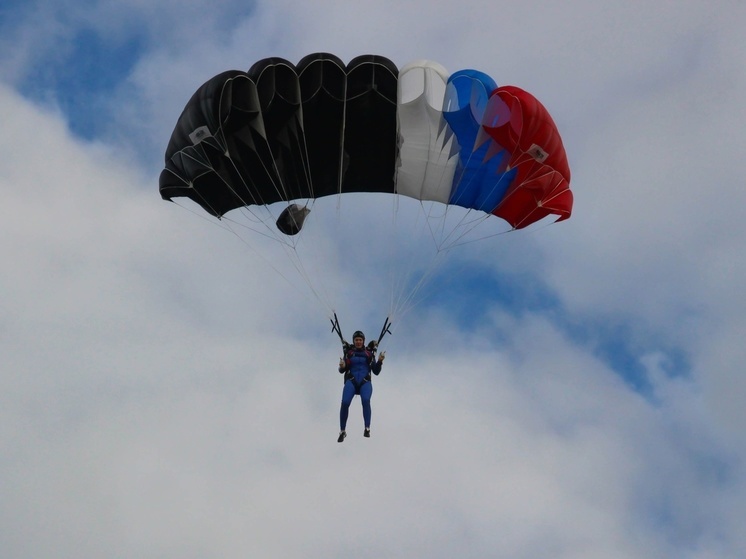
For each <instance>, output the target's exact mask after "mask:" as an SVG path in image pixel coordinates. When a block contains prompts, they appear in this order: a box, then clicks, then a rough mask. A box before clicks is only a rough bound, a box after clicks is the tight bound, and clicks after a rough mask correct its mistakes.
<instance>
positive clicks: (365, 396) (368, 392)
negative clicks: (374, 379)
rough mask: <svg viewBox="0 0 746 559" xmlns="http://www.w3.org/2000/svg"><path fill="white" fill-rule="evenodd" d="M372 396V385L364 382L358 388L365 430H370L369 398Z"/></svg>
mask: <svg viewBox="0 0 746 559" xmlns="http://www.w3.org/2000/svg"><path fill="white" fill-rule="evenodd" d="M371 396H373V384H372V383H370V382H366V383H365V384H363V385H362V386H361V387H360V400H362V402H363V420H364V421H365V428H366V429H370V416H371V409H370V398H371Z"/></svg>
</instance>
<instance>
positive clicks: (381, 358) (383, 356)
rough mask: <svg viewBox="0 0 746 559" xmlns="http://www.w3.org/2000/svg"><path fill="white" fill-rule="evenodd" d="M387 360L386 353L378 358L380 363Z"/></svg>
mask: <svg viewBox="0 0 746 559" xmlns="http://www.w3.org/2000/svg"><path fill="white" fill-rule="evenodd" d="M384 359H386V352H385V351H384V352H382V353H381V355H379V356H378V362H379V363H383V360H384Z"/></svg>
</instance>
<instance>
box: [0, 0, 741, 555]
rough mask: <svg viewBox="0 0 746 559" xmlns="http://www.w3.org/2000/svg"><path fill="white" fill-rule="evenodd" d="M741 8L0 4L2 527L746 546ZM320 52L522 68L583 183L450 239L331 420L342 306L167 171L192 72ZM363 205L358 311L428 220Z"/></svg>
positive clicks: (365, 549)
mask: <svg viewBox="0 0 746 559" xmlns="http://www.w3.org/2000/svg"><path fill="white" fill-rule="evenodd" d="M744 27H746V4H744V3H743V2H739V1H735V0H734V1H718V2H713V3H707V4H705V3H702V2H697V1H694V0H682V1H679V2H668V1H660V2H655V3H653V2H639V1H635V2H629V1H624V2H622V1H617V0H611V1H609V2H603V3H598V2H591V1H589V0H588V1H586V0H568V1H566V2H561V3H560V2H556V3H544V2H537V1H527V2H522V3H520V4H516V3H502V2H485V1H481V0H463V1H462V2H444V1H441V0H412V1H410V2H407V3H402V2H399V1H393V0H377V1H372V0H371V1H363V0H348V1H347V2H340V1H337V0H317V1H315V2H299V1H297V0H272V1H271V2H270V1H265V0H256V1H253V2H246V1H240V2H239V1H235V2H234V1H230V0H223V1H219V2H211V3H205V2H192V1H183V0H180V1H179V2H176V1H174V0H155V1H154V0H150V1H147V2H145V1H141V0H118V1H117V2H112V1H106V0H90V1H82V0H55V1H51V0H46V1H45V0H24V1H22V2H21V1H15V0H10V1H6V2H4V3H3V6H2V8H0V31H1V33H0V52H2V53H3V54H2V56H1V57H0V127H1V128H0V130H1V133H0V153H2V154H3V155H4V156H3V157H0V192H2V199H3V202H2V204H0V254H2V257H3V260H4V262H5V265H4V266H3V271H2V273H1V274H0V293H1V294H2V296H1V297H0V305H1V307H0V555H2V556H3V557H8V558H12V559H27V558H28V559H31V558H33V559H38V558H40V557H55V558H60V557H75V558H77V559H80V558H100V557H118V558H119V557H121V558H130V557H132V558H139V559H141V558H159V559H161V558H163V559H167V558H179V559H184V558H198V557H199V558H202V557H220V558H238V557H257V556H258V557H262V556H263V557H282V558H291V559H293V558H298V559H306V558H315V557H328V558H332V559H334V558H343V557H344V558H349V557H360V558H366V557H390V558H413V557H414V558H429V559H430V558H451V557H462V558H475V559H476V558H480V559H481V558H484V557H497V558H510V559H533V558H537V557H551V558H553V559H554V558H556V559H563V558H567V559H569V558H573V559H578V558H589V559H591V558H594V559H595V558H598V557H605V558H607V559H632V558H635V559H637V558H639V557H650V558H656V559H657V558H661V559H714V558H718V559H731V558H732V559H735V558H741V557H744V556H746V535H745V534H744V531H743V523H744V519H746V467H745V464H744V461H745V460H746V434H745V433H746V431H744V429H743V425H744V424H745V423H746V411H744V406H743V400H744V396H746V379H745V378H744V376H743V374H742V372H743V371H742V369H743V365H742V364H743V362H744V360H745V359H746V349H745V348H744V341H743V338H744V335H745V334H746V319H745V318H744V317H746V293H745V292H744V287H743V278H744V277H746V256H744V254H745V252H744V250H743V247H744V246H746V227H745V226H744V222H743V218H742V208H743V203H744V201H746V200H745V198H746V196H745V195H744V186H746V185H745V184H744V178H743V177H744V174H743V171H742V169H741V167H740V165H739V164H738V162H739V161H740V159H741V151H742V146H743V145H744V143H745V141H746V109H744V103H743V99H744V97H745V94H746V44H744V43H745V41H744V38H743V28H744ZM320 51H323V52H331V53H334V54H336V55H337V56H339V57H340V58H341V59H343V60H344V61H349V60H351V59H352V58H354V57H355V56H357V55H360V54H367V53H374V54H380V55H383V56H386V57H388V58H390V59H391V60H392V61H394V63H395V64H397V65H398V66H400V67H401V66H403V65H404V64H406V63H408V62H410V61H412V60H418V59H430V60H435V61H437V62H439V63H440V64H442V65H443V66H445V67H446V68H448V69H449V70H452V71H455V70H457V69H461V68H476V69H478V70H481V71H484V72H486V73H488V74H489V75H491V76H492V77H493V78H495V80H496V81H497V82H498V83H499V84H512V85H517V86H519V87H522V88H524V89H526V90H528V91H530V92H532V93H533V94H534V95H536V96H537V97H538V98H539V99H540V100H541V101H542V103H543V104H544V105H545V106H547V108H548V109H549V110H550V112H551V113H552V115H553V117H554V119H555V121H556V123H557V126H558V128H559V130H560V132H561V133H562V137H563V141H564V144H565V148H566V150H567V153H568V158H569V161H570V166H571V169H572V182H571V188H572V189H573V192H574V194H575V206H574V211H573V216H572V218H571V219H570V220H569V221H566V222H562V223H559V224H552V225H544V226H541V227H537V228H533V229H531V230H528V231H519V232H511V233H509V234H505V235H498V236H496V237H493V238H490V239H485V240H483V241H480V242H478V243H472V244H470V245H468V246H465V247H464V248H463V249H462V250H459V251H452V252H454V253H455V255H454V256H453V257H452V258H449V259H446V260H445V261H444V262H443V263H442V265H441V266H440V267H439V268H438V269H437V271H436V272H435V273H434V274H433V276H432V282H431V284H429V287H428V288H427V290H425V291H426V292H427V294H429V295H430V297H428V298H426V299H424V300H422V301H421V302H420V303H419V304H418V305H416V306H415V307H414V308H413V309H412V310H411V311H410V312H409V313H407V314H406V316H403V317H402V318H401V320H398V319H397V321H396V322H395V324H394V328H393V330H392V334H391V336H389V337H387V339H386V342H387V343H386V347H385V349H386V352H387V359H386V361H385V364H384V368H383V372H382V373H381V375H380V377H377V378H375V379H374V381H373V385H374V395H373V424H372V437H371V438H370V439H365V438H363V437H362V430H363V424H362V417H361V414H360V405H359V400H357V399H356V400H355V401H354V402H353V405H352V407H351V413H350V421H349V424H348V433H349V434H348V437H347V440H346V441H345V442H344V443H343V444H338V443H337V442H336V438H337V433H338V429H339V426H338V414H339V400H340V395H341V388H342V382H341V379H340V377H339V375H338V374H337V373H336V366H337V361H338V358H339V355H340V349H339V342H338V339H337V338H336V337H335V335H334V334H331V333H330V332H329V329H330V325H329V322H328V313H327V310H326V309H324V308H322V307H321V306H320V305H319V304H318V302H317V301H316V300H315V299H314V297H309V296H308V294H307V293H305V292H304V290H303V288H302V287H298V285H297V283H293V281H292V278H290V277H287V274H286V273H285V272H284V271H283V270H281V269H277V268H278V267H280V266H281V265H279V264H278V265H277V266H275V265H273V263H272V262H273V261H272V260H271V257H270V259H269V260H268V259H267V258H266V257H261V256H260V251H261V250H263V249H264V248H265V247H264V245H263V241H261V240H260V239H256V240H251V241H250V243H249V244H246V243H245V242H243V241H241V240H240V239H238V238H237V237H236V236H234V235H233V234H231V233H230V232H228V231H226V230H224V229H222V228H221V227H216V226H215V223H214V222H209V221H207V220H205V219H202V218H201V217H200V216H199V215H197V214H195V213H192V212H190V211H188V210H186V209H185V208H184V207H179V206H177V205H175V204H170V203H166V202H164V201H163V200H161V197H160V195H159V193H158V188H157V186H158V175H159V173H160V171H161V169H162V167H163V153H164V151H165V147H166V145H167V143H168V139H169V137H170V134H171V132H172V130H173V127H174V125H175V123H176V120H177V118H178V116H179V114H180V112H181V110H182V109H183V107H184V104H185V103H186V102H187V100H188V99H189V97H190V96H191V94H192V93H193V92H194V91H195V89H196V88H197V87H199V85H201V84H202V83H203V82H205V81H206V80H207V79H209V78H210V77H211V76H213V75H215V74H217V73H219V72H221V71H224V70H228V69H242V70H246V69H248V68H249V67H250V66H251V65H252V64H253V63H254V62H255V61H257V60H259V59H261V58H265V57H269V56H279V57H283V58H286V59H288V60H290V61H298V60H300V59H301V58H302V57H303V56H305V55H306V54H308V53H312V52H320ZM366 204H368V202H366V203H365V204H364V207H368V206H367V205H366ZM342 210H343V211H342V212H341V213H342V214H344V215H347V214H346V212H348V211H349V212H354V211H359V210H360V208H359V206H356V204H355V203H354V202H352V201H350V202H348V201H345V202H344V206H343V207H342ZM368 210H369V211H367V212H364V213H363V216H364V218H362V220H361V221H360V222H359V224H365V225H366V227H367V228H366V230H365V233H363V235H364V239H363V241H360V240H359V239H357V241H358V242H362V244H370V245H371V246H369V247H367V248H366V250H368V251H369V252H368V253H366V254H369V256H370V258H368V259H367V260H365V261H363V262H362V263H360V264H359V265H355V266H350V265H349V263H348V262H347V261H346V260H345V259H344V258H340V254H343V253H344V251H346V250H349V248H350V246H351V245H354V243H355V240H356V238H355V237H353V239H350V238H349V234H350V231H353V230H354V226H352V225H350V224H349V223H348V224H345V223H344V219H342V218H340V221H342V223H341V224H337V222H334V223H332V224H331V225H329V226H328V227H327V226H326V225H325V226H324V227H321V226H320V230H319V232H318V237H317V238H318V243H317V244H315V245H314V247H313V249H311V248H309V249H308V250H309V251H311V250H314V251H316V252H313V254H314V258H313V259H312V260H313V262H315V263H316V264H317V267H316V268H315V273H316V274H318V276H317V277H318V278H319V281H320V283H321V284H323V285H327V284H328V285H329V286H334V287H333V288H331V292H332V294H333V296H334V298H335V299H336V301H335V305H337V307H336V309H337V310H339V318H340V323H341V325H342V327H343V329H344V330H345V332H346V335H351V333H352V331H353V330H356V329H362V330H364V331H366V332H367V333H369V338H370V337H374V335H375V334H376V333H377V331H378V330H379V329H380V327H381V324H382V322H383V318H384V317H385V311H383V310H382V307H383V306H385V305H383V304H382V295H381V291H382V290H381V288H380V285H381V283H382V281H383V280H381V279H380V276H382V275H383V274H381V273H379V272H381V270H382V269H383V268H384V267H386V266H387V264H388V265H390V264H391V262H399V260H396V257H394V256H389V255H390V254H392V253H391V252H388V251H387V250H386V249H387V247H391V246H393V247H394V248H398V249H399V252H398V255H399V256H398V258H402V255H403V257H404V258H406V255H407V254H408V253H407V251H408V250H410V244H407V243H405V242H404V241H402V239H401V238H400V239H399V240H398V241H397V240H396V239H394V240H389V239H388V238H386V240H385V241H379V242H376V241H373V240H371V239H376V238H377V237H375V235H374V233H376V231H379V232H388V230H387V227H386V223H387V222H386V221H385V219H388V218H382V219H381V220H379V219H377V216H378V215H379V213H378V212H382V213H385V208H380V206H379V205H378V204H377V203H376V202H374V201H370V207H369V208H368ZM331 213H332V214H334V212H333V211H332V212H331ZM339 213H340V212H337V215H338V216H339ZM312 215H313V214H312ZM317 223H319V222H318V221H317ZM376 228H377V229H376ZM369 235H370V236H369ZM405 238H406V239H407V241H408V243H411V247H412V249H413V250H415V251H416V250H417V249H418V247H419V245H417V244H416V243H418V242H420V241H415V240H410V239H409V238H408V237H405ZM257 248H259V249H260V250H259V251H257V250H256V249H257ZM305 248H306V247H301V249H299V250H303V249H305ZM270 250H271V249H270ZM316 255H318V258H317V257H316ZM392 259H393V260H392ZM278 262H279V260H278ZM356 262H358V261H357V260H356ZM286 280H290V281H286Z"/></svg>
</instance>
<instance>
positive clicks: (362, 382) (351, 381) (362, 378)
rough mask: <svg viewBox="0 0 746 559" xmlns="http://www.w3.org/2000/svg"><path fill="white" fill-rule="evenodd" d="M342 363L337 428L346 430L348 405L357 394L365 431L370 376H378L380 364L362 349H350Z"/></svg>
mask: <svg viewBox="0 0 746 559" xmlns="http://www.w3.org/2000/svg"><path fill="white" fill-rule="evenodd" d="M344 361H345V364H344V367H340V368H339V372H340V373H344V375H345V385H344V388H343V389H342V407H341V408H340V410H339V428H340V430H341V431H344V430H345V429H346V427H347V416H348V415H349V413H350V404H351V403H352V399H353V398H354V397H355V394H359V395H360V400H361V401H362V403H363V420H364V421H365V428H366V429H367V428H369V427H370V416H371V411H370V397H371V396H372V395H373V385H372V384H371V381H370V380H371V376H370V374H371V373H373V374H375V375H378V374H380V372H381V365H382V363H380V362H379V361H376V356H375V354H374V353H373V352H372V351H370V350H368V349H366V348H364V347H362V348H360V349H357V348H355V347H351V348H350V349H349V350H348V351H347V353H346V354H345V358H344Z"/></svg>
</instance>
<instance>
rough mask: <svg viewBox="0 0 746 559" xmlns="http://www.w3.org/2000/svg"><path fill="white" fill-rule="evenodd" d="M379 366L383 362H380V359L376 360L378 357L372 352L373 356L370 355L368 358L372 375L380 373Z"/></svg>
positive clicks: (381, 365)
mask: <svg viewBox="0 0 746 559" xmlns="http://www.w3.org/2000/svg"><path fill="white" fill-rule="evenodd" d="M381 367H383V363H381V362H380V361H378V359H376V356H375V354H374V355H373V357H371V360H370V370H371V372H372V373H373V374H374V375H380V374H381Z"/></svg>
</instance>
